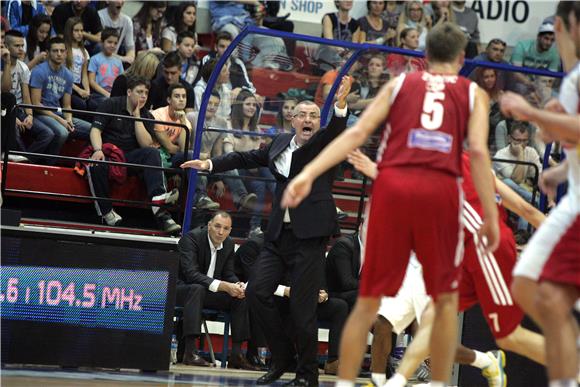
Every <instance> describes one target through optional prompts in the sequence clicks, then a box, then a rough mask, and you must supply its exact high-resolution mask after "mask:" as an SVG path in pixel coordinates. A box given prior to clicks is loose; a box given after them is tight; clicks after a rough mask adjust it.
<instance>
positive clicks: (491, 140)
mask: <svg viewBox="0 0 580 387" xmlns="http://www.w3.org/2000/svg"><path fill="white" fill-rule="evenodd" d="M474 74H475V82H476V83H477V84H478V85H479V87H481V88H482V89H483V90H485V91H486V92H487V95H488V96H489V137H488V142H487V144H488V147H489V152H490V153H491V154H494V153H495V152H497V150H498V148H497V147H496V140H495V132H496V127H497V125H498V124H499V123H500V122H501V121H503V120H505V117H504V116H503V115H502V113H501V111H500V108H499V97H500V96H501V93H502V90H501V89H499V87H498V83H497V79H498V75H497V74H498V71H497V70H495V69H489V68H485V67H478V68H477V69H475V72H474ZM502 148H503V147H502Z"/></svg>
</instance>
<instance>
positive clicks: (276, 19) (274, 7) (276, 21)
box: [263, 0, 294, 55]
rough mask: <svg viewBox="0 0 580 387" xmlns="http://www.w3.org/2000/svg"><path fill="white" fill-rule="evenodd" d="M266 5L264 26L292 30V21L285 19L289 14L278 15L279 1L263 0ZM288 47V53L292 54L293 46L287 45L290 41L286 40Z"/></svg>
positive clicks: (279, 29)
mask: <svg viewBox="0 0 580 387" xmlns="http://www.w3.org/2000/svg"><path fill="white" fill-rule="evenodd" d="M263 3H264V5H265V6H266V17H265V18H264V27H268V28H271V29H273V30H278V31H286V32H294V23H293V22H292V21H290V20H287V19H288V17H289V16H290V14H289V13H288V14H286V15H284V16H278V14H279V13H280V2H279V1H277V0H265V1H263ZM285 43H286V44H287V46H286V47H287V48H288V54H290V55H293V53H294V49H293V47H294V46H291V47H290V46H289V43H291V41H286V42H285Z"/></svg>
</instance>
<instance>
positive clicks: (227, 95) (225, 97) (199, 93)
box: [194, 59, 240, 120]
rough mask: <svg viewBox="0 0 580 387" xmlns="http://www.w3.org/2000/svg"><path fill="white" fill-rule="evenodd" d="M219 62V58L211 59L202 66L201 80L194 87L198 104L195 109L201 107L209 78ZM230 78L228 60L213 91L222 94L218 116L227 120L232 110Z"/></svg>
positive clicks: (237, 91)
mask: <svg viewBox="0 0 580 387" xmlns="http://www.w3.org/2000/svg"><path fill="white" fill-rule="evenodd" d="M217 63H218V60H217V59H211V60H210V61H209V62H207V63H206V64H204V65H203V67H202V68H201V78H200V79H199V81H197V84H196V85H195V88H194V92H195V104H196V105H195V110H199V108H200V104H201V98H202V97H203V94H204V93H205V90H206V88H207V82H209V78H210V77H211V74H212V72H213V71H214V69H215V67H216V65H217ZM229 79H230V64H229V62H228V63H225V64H224V67H222V69H221V72H220V75H219V76H218V79H217V80H216V84H215V86H214V88H213V90H212V92H214V91H215V92H216V93H218V94H219V95H220V106H219V108H218V111H217V116H218V117H221V118H223V119H225V120H229V119H230V113H231V111H232V89H231V85H230V83H229V82H228V81H229ZM239 91H240V89H236V91H235V93H234V94H237V93H239Z"/></svg>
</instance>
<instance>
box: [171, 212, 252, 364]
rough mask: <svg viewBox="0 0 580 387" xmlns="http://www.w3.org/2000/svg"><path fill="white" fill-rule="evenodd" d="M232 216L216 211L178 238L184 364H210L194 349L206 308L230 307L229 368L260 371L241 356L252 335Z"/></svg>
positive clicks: (179, 303) (179, 302)
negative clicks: (238, 271)
mask: <svg viewBox="0 0 580 387" xmlns="http://www.w3.org/2000/svg"><path fill="white" fill-rule="evenodd" d="M231 230H232V218H231V216H230V214H228V213H227V212H224V211H218V212H216V213H215V214H214V215H213V217H212V218H211V220H210V221H209V222H208V224H207V226H203V227H198V228H196V229H194V230H191V231H189V232H188V233H187V234H185V235H183V237H181V239H180V240H179V245H178V249H179V274H178V279H177V300H176V301H177V302H176V304H177V305H181V306H183V307H184V308H183V337H184V338H185V356H184V358H183V364H185V365H196V366H206V367H207V366H209V365H210V364H209V363H208V362H207V361H205V360H204V359H203V358H201V357H200V356H199V355H198V354H197V353H196V350H195V339H196V337H198V336H199V335H200V334H201V313H202V309H203V308H212V309H220V310H228V311H229V312H230V313H231V316H232V354H231V356H230V358H229V360H228V367H229V368H241V369H249V370H257V368H255V367H253V366H252V365H250V364H249V363H248V362H247V360H246V358H245V357H244V356H243V355H242V351H241V344H242V342H243V341H246V340H248V339H249V337H250V332H249V323H248V307H247V304H246V300H245V292H244V287H243V284H242V283H241V282H240V281H239V279H238V277H236V275H235V274H234V260H233V257H234V241H233V240H232V238H230V237H229V235H230V232H231Z"/></svg>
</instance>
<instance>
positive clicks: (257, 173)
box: [223, 90, 276, 237]
mask: <svg viewBox="0 0 580 387" xmlns="http://www.w3.org/2000/svg"><path fill="white" fill-rule="evenodd" d="M259 117H260V107H259V106H258V101H257V99H256V96H255V95H254V94H252V93H251V92H249V91H247V90H242V91H241V92H240V93H239V94H238V96H237V98H236V100H235V102H234V104H233V105H232V128H233V129H234V130H241V131H244V132H259V129H258V121H259ZM264 142H265V139H264V138H263V137H258V136H249V135H237V134H236V135H233V136H227V137H226V138H224V140H223V144H224V145H223V147H224V153H231V152H234V151H236V152H247V151H251V150H256V149H259V148H260V145H262V144H264ZM238 173H239V175H240V176H246V177H247V179H245V180H244V183H245V185H246V187H247V189H248V191H250V192H253V193H255V194H256V196H257V200H256V203H255V207H254V215H252V217H251V219H250V232H249V236H250V237H251V236H255V235H260V234H262V212H263V210H264V204H265V202H266V190H267V191H269V192H270V193H271V194H272V195H273V194H274V192H275V190H276V182H275V181H274V180H275V179H274V176H273V175H272V172H270V170H269V169H268V168H265V167H261V168H256V169H251V170H246V169H241V170H238ZM255 177H259V178H265V179H270V180H272V181H265V180H255V179H254V178H255Z"/></svg>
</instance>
